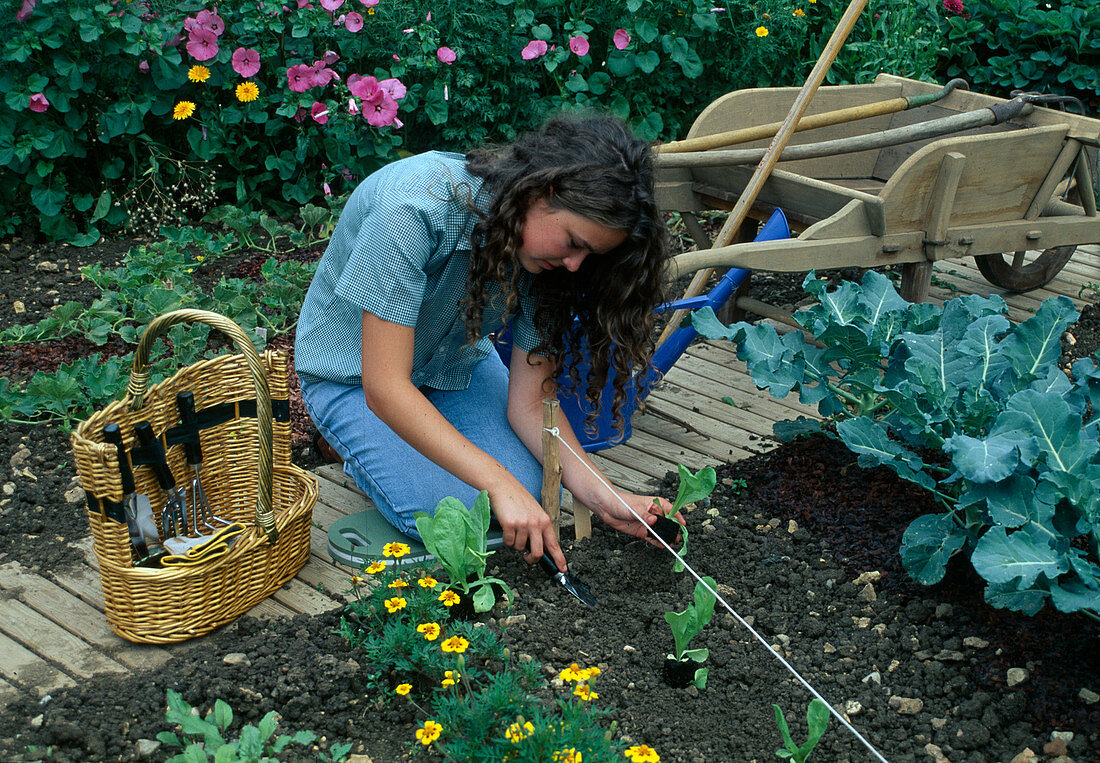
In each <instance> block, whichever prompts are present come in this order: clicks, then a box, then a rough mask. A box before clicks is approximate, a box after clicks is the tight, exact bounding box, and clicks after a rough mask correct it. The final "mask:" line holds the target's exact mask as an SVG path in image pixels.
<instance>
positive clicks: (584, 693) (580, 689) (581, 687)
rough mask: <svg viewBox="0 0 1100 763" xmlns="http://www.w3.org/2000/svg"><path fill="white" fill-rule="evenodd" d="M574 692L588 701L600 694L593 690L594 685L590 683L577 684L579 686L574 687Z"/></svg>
mask: <svg viewBox="0 0 1100 763" xmlns="http://www.w3.org/2000/svg"><path fill="white" fill-rule="evenodd" d="M573 693H574V694H576V695H577V696H578V697H580V698H581V699H582V700H584V701H585V702H587V701H588V700H590V699H596V698H597V697H599V696H600V695H599V694H597V693H596V692H594V691H592V687H591V686H589V685H588V684H577V688H575V689H573Z"/></svg>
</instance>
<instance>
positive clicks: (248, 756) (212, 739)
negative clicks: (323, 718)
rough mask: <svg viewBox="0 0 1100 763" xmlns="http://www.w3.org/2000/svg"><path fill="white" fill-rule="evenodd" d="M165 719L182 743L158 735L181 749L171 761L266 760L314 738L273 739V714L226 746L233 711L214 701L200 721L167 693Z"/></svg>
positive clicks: (338, 747) (338, 748) (343, 751)
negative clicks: (172, 726) (226, 735)
mask: <svg viewBox="0 0 1100 763" xmlns="http://www.w3.org/2000/svg"><path fill="white" fill-rule="evenodd" d="M164 717H165V719H166V720H167V721H168V722H169V723H171V724H173V725H178V726H179V728H180V732H181V733H182V734H183V736H184V739H182V740H181V739H180V738H179V736H177V735H176V733H175V732H174V731H162V732H160V733H159V734H157V739H158V740H159V741H160V742H161V743H162V744H164V745H165V746H166V747H182V748H184V749H183V752H181V753H180V754H178V755H175V756H174V757H172V758H169V760H170V761H178V762H179V763H190V762H191V761H199V760H210V759H211V758H210V757H209V756H211V755H212V756H213V759H214V760H219V761H222V760H224V761H246V760H267V759H269V758H268V757H266V756H270V755H277V754H279V753H281V752H283V751H284V750H285V749H286V748H287V747H288V746H290V745H292V744H299V745H303V746H308V745H311V744H313V740H314V739H316V738H317V735H316V734H314V733H313V732H312V731H299V732H297V733H295V734H294V735H293V736H287V735H285V734H284V735H280V736H278V737H276V736H275V728H276V725H277V724H278V717H279V716H278V713H276V712H275V711H274V710H272V711H271V712H269V713H268V714H267V715H265V716H264V717H263V718H261V719H260V723H259V725H258V726H253V725H251V724H247V725H245V726H242V727H241V736H240V738H239V739H237V740H234V741H232V742H228V741H226V740H225V738H224V737H223V736H222V734H223V733H225V730H226V729H228V728H229V726H230V724H232V723H233V709H232V708H231V707H230V706H229V705H228V704H226V703H225V702H223V701H222V700H220V699H219V700H216V701H215V702H214V709H213V710H211V711H210V712H208V713H207V714H206V717H205V718H200V717H199V716H198V715H196V714H194V713H193V712H192V708H191V706H190V705H189V704H187V703H186V702H185V701H184V700H183V697H182V696H180V694H179V692H176V691H173V690H171V689H169V690H168V710H167V711H166V712H165V714H164ZM349 750H351V745H350V744H348V743H341V744H334V745H333V746H332V749H331V751H330V752H331V755H332V757H331V758H329V757H327V756H324V755H322V757H320V758H318V759H319V760H343V759H344V756H346V755H347V754H348V751H349Z"/></svg>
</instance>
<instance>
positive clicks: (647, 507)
mask: <svg viewBox="0 0 1100 763" xmlns="http://www.w3.org/2000/svg"><path fill="white" fill-rule="evenodd" d="M618 495H619V496H620V497H621V498H622V499H623V501H625V502H626V503H627V504H629V505H630V508H632V509H634V511H636V512H637V513H638V516H640V517H642V518H643V519H644V520H645V523H646V524H647V525H652V524H653V523H654V522H656V521H657V518H658V517H664V516H668V512H670V511H672V504H671V503H670V502H669V501H668V499H666V498H657V497H655V496H652V495H637V494H636V493H624V492H619V494H618ZM601 519H603V521H604V522H606V523H607V524H609V525H610V526H611V527H614V528H615V529H616V530H618V531H619V532H621V533H625V534H627V535H633V536H634V537H635V538H646V537H647V536H649V531H648V530H647V529H646V528H644V527H642V525H641V523H639V522H638V518H637V517H635V516H634V515H633V514H631V513H630V511H629V510H628V509H627V508H626V506H623V505H622V504H621V503H619V502H618V501H615V502H614V503H612V505H611V506H609V507H608V509H607V511H606V512H605V513H604V514H603V515H602V516H601ZM673 519H677V520H679V521H681V522H683V521H684V520H683V517H682V516H680V514H679V513H678V512H677V514H676V515H675V516H674V517H673ZM648 540H649V542H650V543H652V544H653V545H654V546H660V545H661V544H660V543H659V542H658V541H657V540H656V539H654V538H653V537H648Z"/></svg>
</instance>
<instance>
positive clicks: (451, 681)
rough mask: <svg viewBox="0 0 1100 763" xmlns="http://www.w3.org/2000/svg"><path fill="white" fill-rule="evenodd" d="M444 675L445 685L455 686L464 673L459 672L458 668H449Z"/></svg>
mask: <svg viewBox="0 0 1100 763" xmlns="http://www.w3.org/2000/svg"><path fill="white" fill-rule="evenodd" d="M443 676H444V677H443V686H444V687H447V686H454V685H455V682H456V681H458V679H460V678H462V674H461V673H459V672H458V671H457V670H448V671H447V672H446V673H444V674H443Z"/></svg>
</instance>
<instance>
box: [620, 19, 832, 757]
mask: <svg viewBox="0 0 1100 763" xmlns="http://www.w3.org/2000/svg"><path fill="white" fill-rule="evenodd" d="M810 2H813V0H810ZM623 755H625V756H626V757H628V758H630V763H661V756H660V755H658V754H657V751H656V750H654V749H653V748H652V747H650V746H649V745H647V744H636V745H634V746H633V747H627V748H626V749H625V750H623Z"/></svg>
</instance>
